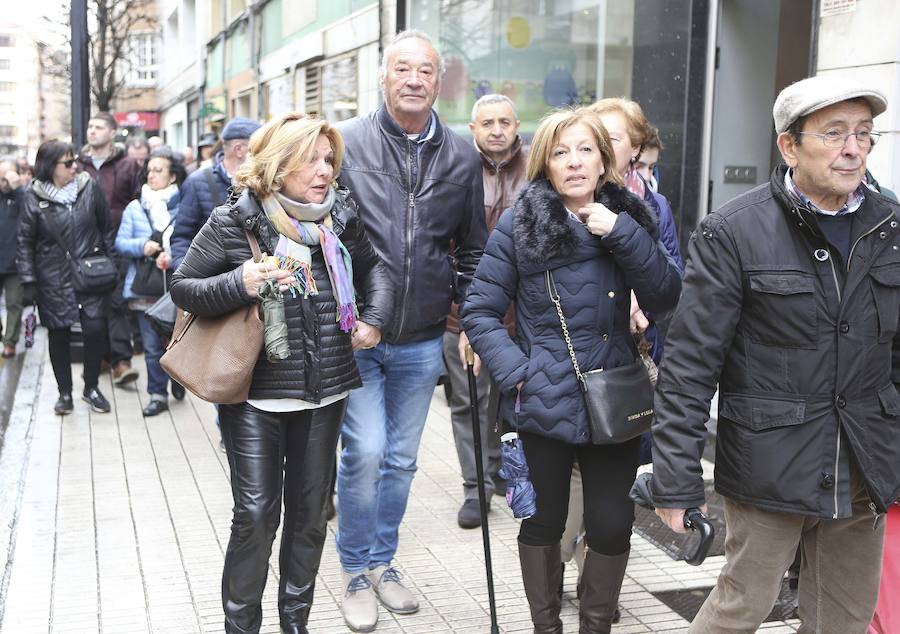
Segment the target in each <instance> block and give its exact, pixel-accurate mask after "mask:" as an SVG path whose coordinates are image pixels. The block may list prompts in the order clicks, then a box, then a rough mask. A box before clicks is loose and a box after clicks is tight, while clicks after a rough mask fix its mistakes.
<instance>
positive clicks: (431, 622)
mask: <svg viewBox="0 0 900 634" xmlns="http://www.w3.org/2000/svg"><path fill="white" fill-rule="evenodd" d="M28 354H29V355H30V357H29V358H27V359H26V366H29V365H30V366H31V370H30V372H31V373H32V375H34V376H35V377H37V379H39V380H37V381H31V382H29V381H26V382H25V384H23V385H21V386H20V390H19V392H18V393H17V397H16V398H17V400H16V404H15V407H14V411H15V412H18V413H19V415H20V417H21V416H23V414H22V412H23V411H24V410H25V409H26V408H25V405H27V404H28V402H30V401H31V400H32V399H33V400H34V402H35V403H36V406H35V408H34V411H33V416H31V418H30V420H25V422H23V421H22V420H20V421H19V422H18V423H17V424H16V425H17V426H16V425H12V424H11V425H12V427H11V429H13V428H15V429H17V430H18V431H17V432H16V442H17V443H19V444H21V445H22V446H27V447H28V451H25V452H23V455H24V458H23V469H22V471H23V472H24V476H25V480H24V486H23V487H22V488H21V489H20V491H21V501H20V504H19V507H18V518H17V525H16V526H15V529H14V531H13V534H12V540H11V546H12V549H11V553H12V559H11V561H10V562H8V564H7V566H6V572H5V576H4V580H3V586H2V588H0V590H2V591H3V592H5V601H4V602H3V605H2V607H0V610H2V621H0V630H2V632H4V633H9V634H29V633H32V632H34V633H38V632H40V633H44V632H53V633H63V632H73V633H93V632H103V633H104V634H131V633H137V632H153V633H164V632H165V633H169V632H171V633H174V634H191V633H195V632H221V631H222V614H221V605H220V593H219V592H220V580H221V570H222V561H223V553H224V550H225V547H226V544H227V541H228V536H229V530H230V520H231V492H230V487H229V483H228V465H227V461H226V458H225V455H224V454H223V453H221V452H220V451H219V448H218V442H219V436H218V431H217V430H216V426H215V420H214V410H213V407H212V406H211V405H209V404H207V403H204V402H202V401H200V400H198V399H196V398H193V397H191V396H190V395H188V398H187V399H185V401H183V402H177V401H174V400H172V401H171V406H172V409H171V411H170V412H169V413H167V414H163V415H160V416H157V417H155V418H151V419H146V420H145V419H144V418H143V417H142V416H141V408H142V406H143V405H144V404H146V399H147V396H146V394H144V393H143V392H142V391H138V390H136V389H135V388H134V387H132V388H131V389H113V388H112V387H111V385H110V382H109V377H104V378H103V379H102V383H101V389H102V390H103V392H104V393H105V394H106V395H107V396H108V397H109V398H110V400H111V401H112V402H113V405H114V409H113V412H112V413H110V414H93V413H90V412H89V411H88V408H87V405H86V404H85V403H83V402H81V401H76V406H75V412H74V413H73V414H72V415H70V416H67V417H64V418H60V417H58V416H54V415H53V403H54V401H55V400H56V387H55V381H54V378H53V373H52V370H51V368H50V363H49V360H48V359H47V358H46V356H47V353H46V343H45V340H44V339H41V340H40V341H39V342H38V344H37V345H36V347H35V349H34V350H33V351H31V352H29V353H28ZM135 367H138V368H140V369H141V371H142V377H141V379H140V380H139V382H138V384H137V385H139V386H140V388H141V390H143V386H144V385H145V376H144V374H145V372H144V368H143V363H142V362H141V359H140V358H137V359H136V360H135ZM28 372H29V369H28V367H26V368H25V370H23V377H25V376H27V375H28ZM74 375H75V377H76V381H78V377H79V375H80V366H75V371H74ZM75 393H76V394H80V393H81V387H80V386H76V389H75ZM20 401H21V402H20ZM23 404H24V405H23ZM27 409H28V411H29V414H30V408H27ZM22 430H25V431H22ZM29 443H30V446H29ZM419 466H420V468H419V472H418V474H417V476H416V478H415V481H414V483H413V489H412V496H411V499H410V502H409V509H408V511H407V514H406V519H405V521H404V523H403V525H402V527H401V538H400V552H399V553H398V557H397V560H398V565H399V567H400V569H401V570H402V571H403V572H404V573H405V574H406V575H407V577H406V579H407V581H408V582H409V583H410V584H411V585H412V586H413V587H414V588H415V589H416V590H417V591H418V592H419V593H420V595H421V597H422V609H421V610H420V611H419V613H418V614H415V615H410V616H395V615H392V614H391V613H389V612H387V611H385V610H383V609H382V611H381V620H380V622H379V625H378V630H377V631H378V632H407V633H410V634H412V633H423V634H424V633H432V632H464V631H467V632H473V633H474V632H488V631H489V623H490V619H489V617H488V607H487V606H488V602H487V591H486V589H485V579H484V567H483V559H484V557H483V552H482V545H481V531H480V530H472V531H464V530H462V529H460V528H459V527H457V525H456V512H457V510H458V508H459V505H460V504H461V502H462V487H461V480H460V477H459V467H458V464H457V460H456V453H455V449H454V446H453V437H452V432H451V428H450V422H449V410H448V408H447V406H446V403H445V401H444V397H443V393H442V391H441V390H436V391H435V395H434V397H433V399H432V404H431V411H430V413H429V418H428V424H427V427H426V430H425V434H424V437H423V441H422V448H421V451H420V454H419ZM4 519H5V518H4ZM490 527H491V537H492V548H493V563H494V574H495V587H496V596H497V606H498V611H499V621H500V626H501V630H502V631H504V632H530V631H531V623H530V619H529V614H528V606H527V603H526V600H525V596H524V591H523V590H522V581H521V575H520V570H519V565H518V557H517V551H516V535H517V532H518V523H517V521H516V520H514V519H513V517H512V515H511V513H510V512H509V509H508V508H507V507H506V504H505V502H504V501H503V499H502V498H499V497H495V498H494V499H493V510H492V512H491V514H490ZM334 529H335V522H334V521H332V522H331V523H330V524H329V534H328V538H327V541H326V544H325V551H324V555H323V559H322V566H321V572H320V579H319V583H318V586H317V591H316V601H315V605H314V607H313V610H312V615H311V622H310V631H311V632H315V633H316V634H320V633H330V632H335V633H337V632H341V633H343V632H347V631H348V630H347V629H346V627H345V626H344V624H343V620H342V618H341V615H340V611H339V608H338V603H339V600H340V595H341V587H340V570H339V566H338V563H337V557H336V554H335V549H334ZM632 544H633V548H632V557H631V561H630V562H629V567H628V576H627V578H626V580H625V585H624V587H623V590H622V598H621V603H622V605H623V607H624V611H623V616H622V621H621V623H619V624H618V625H617V626H614V627H613V632H615V633H621V634H625V633H630V632H682V631H685V630H686V627H687V622H686V621H684V620H683V619H682V618H681V617H679V616H678V615H677V614H676V613H675V612H673V611H672V610H671V609H669V608H668V607H667V606H666V605H665V604H664V603H662V602H661V601H659V600H658V599H657V598H655V597H654V595H653V594H651V592H658V591H660V590H677V589H683V588H697V587H708V586H711V585H712V584H713V583H714V580H715V575H716V574H717V572H718V570H719V568H720V567H721V565H722V563H723V562H722V558H721V557H714V558H710V559H709V560H708V561H707V562H706V563H705V564H704V565H703V566H702V567H700V568H691V567H689V566H687V565H685V564H684V563H682V562H676V561H672V560H671V559H670V558H669V557H668V556H667V555H665V554H664V553H662V552H661V551H659V550H658V549H657V548H656V547H655V546H653V545H651V544H650V543H648V542H647V541H645V540H644V539H642V538H641V537H638V536H635V537H634V538H633V540H632ZM274 553H275V554H274V555H273V558H272V562H271V568H270V579H269V583H268V586H267V590H266V594H265V598H264V606H263V609H264V619H263V632H267V633H274V634H277V632H278V631H279V630H278V615H277V607H276V605H277V600H276V592H277V586H278V583H277V578H278V576H277V575H278V570H277V545H276V547H275V549H274ZM575 580H576V572H575V567H574V565H570V566H567V572H566V579H565V581H566V584H565V592H566V595H565V601H564V610H563V620H564V624H565V627H566V631H567V632H575V631H577V622H578V612H577V601H576V599H575ZM0 597H2V595H0ZM796 626H797V624H796V622H791V623H787V624H785V623H781V622H775V623H769V624H766V626H765V631H766V632H793V631H795V629H796Z"/></svg>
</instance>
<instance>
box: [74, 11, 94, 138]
mask: <svg viewBox="0 0 900 634" xmlns="http://www.w3.org/2000/svg"><path fill="white" fill-rule="evenodd" d="M70 11H71V13H70V17H71V23H72V144H73V145H74V146H75V150H76V151H79V150H81V148H82V147H84V144H85V140H86V139H85V134H86V132H87V123H88V118H89V117H90V116H91V115H90V112H91V76H90V71H89V67H88V64H89V61H88V45H89V44H88V42H89V40H88V23H87V0H72V6H71V10H70Z"/></svg>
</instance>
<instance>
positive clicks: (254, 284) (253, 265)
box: [241, 258, 293, 298]
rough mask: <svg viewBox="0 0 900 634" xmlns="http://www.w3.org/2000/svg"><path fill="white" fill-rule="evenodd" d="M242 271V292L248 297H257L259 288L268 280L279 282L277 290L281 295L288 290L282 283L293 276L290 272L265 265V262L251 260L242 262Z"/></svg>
mask: <svg viewBox="0 0 900 634" xmlns="http://www.w3.org/2000/svg"><path fill="white" fill-rule="evenodd" d="M264 259H265V258H264ZM243 269H244V270H243V272H242V273H241V276H242V279H243V280H244V291H245V292H246V293H247V295H249V296H250V297H253V298H256V297H259V287H260V286H262V285H263V283H264V282H265V281H266V280H270V279H271V280H277V281H278V282H280V284H279V287H278V288H279V290H280V291H281V292H282V293H283V292H285V291H286V290H288V288H290V287H289V286H288V285H287V284H285V283H283V282H284V281H285V280H287V279H289V278H291V277H292V276H293V274H292V273H291V272H290V271H285V270H284V269H279V268H278V267H277V266H272V265H271V264H267V263H266V262H265V261H263V262H254V261H253V260H252V259H250V260H247V261H246V262H244V265H243Z"/></svg>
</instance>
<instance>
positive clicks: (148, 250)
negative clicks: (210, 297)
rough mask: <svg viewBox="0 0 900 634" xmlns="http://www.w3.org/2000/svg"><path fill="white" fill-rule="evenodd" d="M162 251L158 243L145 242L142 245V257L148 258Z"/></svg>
mask: <svg viewBox="0 0 900 634" xmlns="http://www.w3.org/2000/svg"><path fill="white" fill-rule="evenodd" d="M160 251H162V247H161V246H160V245H159V242H155V241H153V240H147V241H146V242H145V243H144V255H146V256H147V257H150V256H151V255H155V254H157V253H159V252H160Z"/></svg>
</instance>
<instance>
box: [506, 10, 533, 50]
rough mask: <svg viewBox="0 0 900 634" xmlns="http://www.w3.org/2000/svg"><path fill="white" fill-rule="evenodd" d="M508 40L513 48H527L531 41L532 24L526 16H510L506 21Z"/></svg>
mask: <svg viewBox="0 0 900 634" xmlns="http://www.w3.org/2000/svg"><path fill="white" fill-rule="evenodd" d="M506 41H507V42H509V45H510V46H512V47H513V48H525V47H526V46H528V45H529V44H530V43H531V26H530V25H529V24H528V20H526V19H525V18H520V17H515V18H510V19H509V21H508V22H507V23H506Z"/></svg>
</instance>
